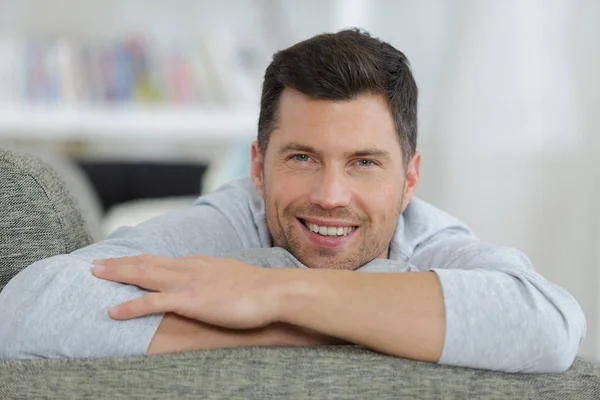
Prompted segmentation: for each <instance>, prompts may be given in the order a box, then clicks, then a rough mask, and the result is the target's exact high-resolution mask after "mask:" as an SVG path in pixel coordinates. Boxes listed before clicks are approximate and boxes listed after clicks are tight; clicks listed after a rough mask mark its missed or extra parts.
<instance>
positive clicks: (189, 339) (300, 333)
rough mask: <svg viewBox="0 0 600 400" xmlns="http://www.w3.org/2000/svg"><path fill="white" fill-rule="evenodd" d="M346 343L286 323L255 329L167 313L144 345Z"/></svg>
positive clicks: (154, 349) (160, 348)
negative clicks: (228, 325) (211, 322)
mask: <svg viewBox="0 0 600 400" xmlns="http://www.w3.org/2000/svg"><path fill="white" fill-rule="evenodd" d="M343 344H347V342H345V341H343V340H341V339H337V338H334V337H329V336H326V335H323V334H320V333H318V332H314V331H308V330H305V329H302V328H300V327H297V326H293V325H290V324H286V323H274V324H271V325H269V326H266V327H264V328H257V329H244V330H235V329H226V328H221V327H218V326H214V325H208V324H205V323H202V322H199V321H196V320H192V319H188V318H185V317H182V316H179V315H177V314H173V313H167V314H165V317H164V318H163V320H162V323H161V324H160V326H159V328H158V330H157V332H156V334H155V335H154V338H153V339H152V341H151V342H150V346H149V347H148V354H162V353H174V352H180V351H189V350H206V349H220V348H226V347H247V346H319V345H343Z"/></svg>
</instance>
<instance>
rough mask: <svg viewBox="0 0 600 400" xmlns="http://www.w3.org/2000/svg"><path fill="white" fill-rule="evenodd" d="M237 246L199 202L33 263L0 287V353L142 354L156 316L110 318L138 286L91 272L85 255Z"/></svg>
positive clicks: (177, 253) (228, 229)
mask: <svg viewBox="0 0 600 400" xmlns="http://www.w3.org/2000/svg"><path fill="white" fill-rule="evenodd" d="M240 245H241V244H240V238H239V235H238V233H237V232H236V230H235V229H234V227H233V226H232V224H231V223H230V222H228V220H227V219H226V218H225V217H224V215H223V214H222V213H221V212H220V211H218V210H216V209H215V208H213V207H211V206H209V205H202V206H195V207H192V208H190V209H188V210H185V211H181V212H175V213H171V214H167V215H164V216H161V217H158V218H156V219H153V220H151V221H148V222H145V223H142V224H140V225H138V226H136V227H134V228H130V227H128V228H121V229H119V230H118V231H117V232H115V233H114V234H113V235H111V236H110V237H109V238H108V239H107V240H104V241H102V242H99V243H97V244H93V245H91V246H89V247H86V248H83V249H80V250H77V251H75V252H73V253H71V254H66V255H59V256H55V257H52V258H48V259H45V260H41V261H38V262H36V263H34V264H32V265H30V266H29V267H27V268H25V269H24V270H23V271H21V273H19V274H18V275H17V276H15V277H14V278H13V279H12V280H11V281H10V282H9V283H8V285H7V286H6V287H5V288H4V290H3V291H2V292H0V338H2V340H0V359H26V358H62V357H65V358H84V357H120V356H133V355H145V354H146V352H147V349H148V346H149V345H150V341H151V340H152V338H153V337H154V334H155V333H156V330H157V329H158V326H159V325H160V323H161V321H162V317H163V315H162V314H161V315H151V316H147V317H142V318H137V319H133V320H129V321H115V320H113V319H111V318H110V317H109V316H108V309H109V308H110V307H111V306H113V305H116V304H120V303H122V302H125V301H128V300H131V299H134V298H137V297H140V296H142V295H143V294H145V291H144V290H142V289H140V288H138V287H136V286H132V285H124V284H120V283H115V282H109V281H105V280H101V279H98V278H96V277H94V276H93V275H92V272H91V271H92V261H93V260H94V259H97V258H114V257H122V256H131V255H138V254H156V255H163V256H170V257H185V256H189V255H193V254H201V253H203V254H208V255H212V256H222V255H224V254H226V253H228V252H231V251H232V250H234V249H239V248H240Z"/></svg>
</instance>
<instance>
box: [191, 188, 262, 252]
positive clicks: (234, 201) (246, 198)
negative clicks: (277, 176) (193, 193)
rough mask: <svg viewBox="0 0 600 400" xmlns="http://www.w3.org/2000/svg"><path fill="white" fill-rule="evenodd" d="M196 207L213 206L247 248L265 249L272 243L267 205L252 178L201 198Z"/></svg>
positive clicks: (197, 200)
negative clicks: (268, 225) (267, 223)
mask: <svg viewBox="0 0 600 400" xmlns="http://www.w3.org/2000/svg"><path fill="white" fill-rule="evenodd" d="M194 206H210V207H212V208H214V209H215V212H220V213H221V214H223V216H224V217H225V218H226V219H227V220H228V221H229V222H230V223H231V225H232V226H233V227H234V229H235V230H236V231H237V232H238V234H239V235H240V236H241V237H242V238H243V242H244V248H247V247H264V246H267V245H268V244H269V242H270V239H269V235H268V232H267V231H266V230H267V225H266V222H265V206H264V201H263V199H262V197H260V195H259V194H258V192H257V191H256V188H255V187H254V183H253V182H252V179H251V178H250V177H246V178H239V179H235V180H233V181H231V182H229V183H226V184H225V185H223V186H221V187H219V188H218V189H216V190H215V191H214V192H211V193H208V194H204V195H202V196H200V197H198V199H196V201H195V202H194ZM244 238H245V239H244Z"/></svg>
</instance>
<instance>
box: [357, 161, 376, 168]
mask: <svg viewBox="0 0 600 400" xmlns="http://www.w3.org/2000/svg"><path fill="white" fill-rule="evenodd" d="M356 163H357V164H358V165H359V166H361V167H371V166H373V165H375V164H374V163H373V160H358V161H357V162H356Z"/></svg>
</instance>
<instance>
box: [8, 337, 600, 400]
mask: <svg viewBox="0 0 600 400" xmlns="http://www.w3.org/2000/svg"><path fill="white" fill-rule="evenodd" d="M0 397H1V398H3V399H15V398H27V399H32V400H33V399H174V400H175V399H228V400H234V399H240V400H241V399H399V398H406V399H461V400H462V399H523V400H525V399H556V400H559V399H560V400H566V399H581V400H583V399H596V400H597V399H598V398H600V375H599V373H598V369H597V368H593V367H592V366H591V364H587V363H584V362H581V361H578V362H576V363H575V365H574V366H573V367H572V368H571V369H570V370H569V371H568V372H566V373H564V374H555V375H533V374H532V375H525V374H523V375H513V374H504V373H495V372H486V371H481V370H472V369H463V368H455V367H445V366H441V365H432V364H427V363H422V362H416V361H408V360H403V359H400V358H396V357H390V356H384V355H381V354H378V353H375V352H371V351H369V350H366V349H363V348H360V347H356V346H341V347H335V346H334V347H329V346H327V347H249V348H237V349H221V350H205V351H199V352H186V353H178V354H171V355H159V356H151V357H131V358H126V359H82V360H41V361H34V362H31V361H14V362H0Z"/></svg>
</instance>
